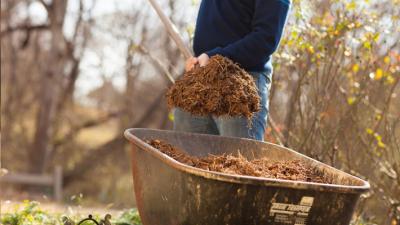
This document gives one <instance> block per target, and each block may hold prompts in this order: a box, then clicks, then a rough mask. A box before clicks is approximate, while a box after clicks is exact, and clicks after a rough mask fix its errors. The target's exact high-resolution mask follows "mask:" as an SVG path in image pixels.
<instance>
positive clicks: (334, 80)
mask: <svg viewBox="0 0 400 225" xmlns="http://www.w3.org/2000/svg"><path fill="white" fill-rule="evenodd" d="M160 2H161V3H162V4H163V8H164V9H165V10H166V12H167V13H168V15H169V16H170V18H171V19H172V20H173V21H174V23H175V24H176V25H177V27H178V29H179V30H180V31H181V33H182V34H183V35H184V38H185V40H186V41H187V43H188V45H189V44H190V43H191V38H192V34H193V27H194V22H195V18H196V13H197V8H198V4H199V2H198V1H184V0H164V1H160ZM399 15H400V1H399V0H379V1H378V0H360V1H358V0H357V1H355V0H316V1H307V0H293V6H292V11H291V16H290V18H289V21H288V26H287V28H286V33H285V36H284V39H283V40H282V42H281V46H280V48H279V50H278V52H277V53H276V54H275V57H274V64H275V70H274V75H273V86H272V89H271V95H270V100H271V101H270V104H271V107H270V115H271V120H270V126H269V128H268V130H267V133H266V138H267V140H269V141H271V142H275V143H279V144H282V145H285V146H288V147H290V148H293V149H295V150H297V151H299V152H302V153H304V154H306V155H309V156H311V157H313V158H316V159H318V160H320V161H322V162H325V163H327V164H329V165H332V166H335V167H337V168H340V169H342V170H344V171H347V172H350V173H352V174H354V175H357V176H360V177H363V178H365V179H367V180H368V181H369V182H370V183H371V185H372V190H371V192H369V193H368V194H365V195H363V198H362V200H361V202H360V205H359V209H358V211H357V213H356V217H355V222H354V223H355V224H391V225H394V224H399V220H400V219H399V217H400V197H399V196H400V188H399V186H400V101H399V98H400V96H399V95H400V87H399V80H400V43H399V41H398V40H399V39H400V26H399V21H400V18H399ZM183 61H184V59H183V58H182V57H181V56H180V54H179V52H178V50H177V48H176V46H175V45H174V44H173V43H172V41H171V40H170V39H169V38H168V36H167V34H166V32H165V31H164V29H163V28H162V25H161V24H160V22H159V21H158V18H157V17H156V15H155V13H154V12H153V11H152V10H151V9H150V8H149V6H148V4H147V3H146V1H144V0H140V1H107V0H97V1H96V0H88V1H83V0H69V1H56V0H53V1H51V0H43V1H41V0H1V135H2V138H1V141H2V142H1V145H2V146H1V147H2V150H3V153H2V167H5V168H7V169H8V170H9V171H19V172H30V173H46V172H51V171H52V169H53V168H54V166H55V165H62V166H63V168H64V186H65V188H66V192H67V193H66V196H69V195H73V194H77V193H83V194H84V196H85V199H86V201H88V202H96V203H98V202H100V203H112V204H114V206H115V207H126V206H128V207H132V206H134V199H133V189H132V180H131V174H130V164H129V163H130V162H129V160H128V159H129V148H128V145H127V143H126V141H125V140H124V138H123V136H122V132H123V130H124V129H126V128H128V127H148V128H159V129H170V128H171V125H172V121H171V119H173V118H171V117H169V116H168V115H169V112H168V109H167V108H166V104H165V99H164V93H165V90H166V88H167V87H168V81H167V79H166V76H165V75H166V74H171V75H172V76H174V77H175V78H176V77H178V76H179V75H180V74H181V73H182V71H183ZM12 190H13V191H10V189H9V188H7V187H6V188H3V190H2V192H3V196H7V194H9V195H12V194H10V192H12V193H14V192H15V191H16V190H18V191H25V190H26V188H25V187H13V188H12ZM45 191H46V190H45Z"/></svg>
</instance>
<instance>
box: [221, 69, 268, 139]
mask: <svg viewBox="0 0 400 225" xmlns="http://www.w3.org/2000/svg"><path fill="white" fill-rule="evenodd" d="M250 74H251V75H252V76H253V77H254V80H255V83H256V85H257V88H258V94H259V96H260V99H261V102H260V104H261V110H260V111H259V112H258V113H256V114H255V115H254V117H253V118H252V120H251V124H249V121H248V120H247V119H246V118H244V117H218V118H217V117H213V118H214V120H215V122H216V124H217V127H218V130H219V133H220V135H222V136H229V137H241V138H250V139H256V140H259V141H263V140H264V133H265V129H266V126H267V117H268V103H269V89H270V83H271V81H270V80H271V78H270V77H271V75H270V74H264V73H250Z"/></svg>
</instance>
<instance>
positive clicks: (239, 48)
mask: <svg viewBox="0 0 400 225" xmlns="http://www.w3.org/2000/svg"><path fill="white" fill-rule="evenodd" d="M290 4H291V3H290V0H202V2H201V5H200V9H199V13H198V17H197V23H196V30H195V35H194V40H193V50H194V53H195V56H196V57H193V58H190V59H188V60H187V61H186V68H185V69H186V71H189V70H191V69H192V68H193V67H194V66H196V65H199V66H205V65H207V63H208V61H209V58H210V57H212V56H214V55H217V54H219V55H222V56H224V57H227V58H229V59H231V60H232V61H234V62H235V63H237V64H239V65H240V66H241V67H242V68H243V69H245V70H246V71H248V72H249V74H251V75H252V76H253V77H254V81H255V84H256V85H257V88H258V94H259V95H260V99H261V110H260V111H259V112H258V113H256V114H255V116H254V117H253V118H252V121H251V123H249V121H248V120H247V119H246V118H244V117H224V116H222V117H215V116H212V115H207V116H195V115H191V114H190V113H188V112H185V111H183V110H182V109H180V108H176V109H175V110H174V130H176V131H185V132H193V133H204V134H213V135H222V136H230V137H241V138H250V139H256V140H260V141H263V140H264V133H265V129H266V126H267V117H268V95H269V90H270V84H271V78H272V59H271V55H272V54H273V53H274V52H275V50H276V49H277V47H278V45H279V42H280V39H281V37H282V33H283V30H284V26H285V24H286V20H287V15H288V12H289V9H290ZM249 124H251V125H249Z"/></svg>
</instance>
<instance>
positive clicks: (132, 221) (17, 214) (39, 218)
mask: <svg viewBox="0 0 400 225" xmlns="http://www.w3.org/2000/svg"><path fill="white" fill-rule="evenodd" d="M102 216H104V215H102ZM66 218H68V221H73V222H74V223H70V224H78V222H79V221H81V220H82V219H85V218H87V217H86V216H82V215H80V214H79V212H75V213H74V212H72V213H71V212H69V213H66V214H65V213H59V212H50V211H48V210H43V209H42V208H41V207H40V203H39V202H36V201H24V202H23V203H22V204H19V205H16V206H15V207H14V210H12V211H9V212H7V213H4V214H2V215H1V218H0V222H1V224H3V225H39V224H40V225H64V222H63V221H65V219H66ZM93 218H94V219H96V220H97V221H100V220H101V219H102V218H103V217H101V216H100V215H96V214H94V215H93ZM89 224H94V223H93V222H90V221H87V222H84V223H82V224H81V225H89ZM111 224H113V225H142V223H141V222H140V218H139V213H138V211H137V210H136V209H129V210H126V211H123V212H122V213H119V215H118V216H116V218H112V219H111Z"/></svg>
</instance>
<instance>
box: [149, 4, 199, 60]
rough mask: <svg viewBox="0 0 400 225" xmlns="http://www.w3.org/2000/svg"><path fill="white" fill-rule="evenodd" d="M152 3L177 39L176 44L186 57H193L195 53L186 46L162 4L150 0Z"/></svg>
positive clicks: (172, 36) (172, 35)
mask: <svg viewBox="0 0 400 225" xmlns="http://www.w3.org/2000/svg"><path fill="white" fill-rule="evenodd" d="M149 2H150V4H151V5H152V6H153V9H154V10H155V11H156V12H157V14H158V16H159V17H160V19H161V21H162V23H163V24H164V26H165V28H166V29H167V32H168V34H169V36H170V37H171V38H172V39H173V40H174V41H175V43H176V45H177V46H178V48H179V50H180V51H181V53H182V54H183V55H184V56H185V58H187V59H188V58H191V57H193V54H192V53H191V52H190V50H189V49H188V48H187V47H186V45H185V43H184V42H183V39H182V37H181V36H180V34H179V32H178V30H177V29H176V27H175V26H174V24H173V23H172V21H171V20H170V19H169V18H168V17H167V16H166V15H165V14H164V12H163V11H162V9H161V7H160V5H159V4H158V3H157V2H156V0H149Z"/></svg>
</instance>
